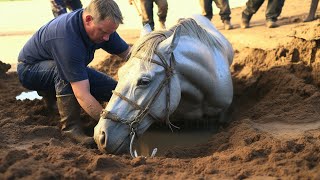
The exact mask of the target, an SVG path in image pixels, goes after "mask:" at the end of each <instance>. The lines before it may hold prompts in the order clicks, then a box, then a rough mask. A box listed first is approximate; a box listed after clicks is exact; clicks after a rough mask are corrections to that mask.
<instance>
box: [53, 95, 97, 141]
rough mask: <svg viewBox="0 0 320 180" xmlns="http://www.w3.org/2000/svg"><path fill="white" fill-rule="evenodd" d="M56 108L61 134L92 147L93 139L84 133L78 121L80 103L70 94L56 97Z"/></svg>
mask: <svg viewBox="0 0 320 180" xmlns="http://www.w3.org/2000/svg"><path fill="white" fill-rule="evenodd" d="M57 105H58V110H59V113H60V117H61V120H60V122H61V131H62V134H63V135H65V136H67V137H69V138H71V139H73V140H75V141H76V142H77V143H80V144H82V145H84V146H86V147H92V146H93V145H94V143H95V142H94V140H93V138H92V137H88V136H87V135H85V134H84V132H83V130H82V128H81V122H80V110H81V109H80V105H79V103H78V101H77V99H76V98H75V96H74V95H73V94H72V95H66V96H60V97H57Z"/></svg>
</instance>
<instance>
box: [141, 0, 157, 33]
mask: <svg viewBox="0 0 320 180" xmlns="http://www.w3.org/2000/svg"><path fill="white" fill-rule="evenodd" d="M140 7H141V16H142V25H143V26H144V25H146V24H149V25H150V27H151V29H152V30H154V21H153V0H140Z"/></svg>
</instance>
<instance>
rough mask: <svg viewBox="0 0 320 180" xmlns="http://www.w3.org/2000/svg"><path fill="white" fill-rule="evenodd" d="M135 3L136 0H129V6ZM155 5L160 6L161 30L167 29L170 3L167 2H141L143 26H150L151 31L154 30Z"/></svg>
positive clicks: (148, 0) (164, 0)
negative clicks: (166, 23)
mask: <svg viewBox="0 0 320 180" xmlns="http://www.w3.org/2000/svg"><path fill="white" fill-rule="evenodd" d="M133 3H135V0H129V4H130V5H131V4H133ZM153 3H156V4H157V5H158V17H159V22H160V28H161V29H166V25H165V22H166V19H167V13H168V2H167V0H140V8H141V16H142V25H143V26H144V25H146V24H149V25H150V27H151V29H152V30H154V20H153Z"/></svg>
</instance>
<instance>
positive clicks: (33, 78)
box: [17, 60, 117, 101]
mask: <svg viewBox="0 0 320 180" xmlns="http://www.w3.org/2000/svg"><path fill="white" fill-rule="evenodd" d="M17 71H18V76H19V80H20V82H21V84H22V85H23V86H24V87H25V88H27V89H29V90H35V91H45V92H49V93H55V94H56V96H57V97H58V96H63V95H68V94H73V91H72V88H71V85H70V83H69V82H67V81H65V80H63V79H61V78H60V75H59V73H58V69H57V66H56V63H55V61H52V60H48V61H42V62H39V63H37V64H33V65H28V64H24V63H19V64H18V68H17ZM86 71H87V73H88V77H89V83H90V92H91V94H92V96H93V97H95V98H96V99H97V100H98V101H108V100H109V99H110V98H111V96H112V90H114V89H115V87H116V86H117V81H115V80H114V79H112V78H111V77H109V76H107V75H106V74H103V73H101V72H98V71H96V70H94V69H91V68H89V67H87V69H86Z"/></svg>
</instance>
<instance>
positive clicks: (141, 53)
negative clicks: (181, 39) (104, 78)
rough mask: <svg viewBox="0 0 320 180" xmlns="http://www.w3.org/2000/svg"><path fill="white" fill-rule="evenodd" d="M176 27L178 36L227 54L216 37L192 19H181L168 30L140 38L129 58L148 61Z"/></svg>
mask: <svg viewBox="0 0 320 180" xmlns="http://www.w3.org/2000/svg"><path fill="white" fill-rule="evenodd" d="M178 26H181V31H180V36H189V37H193V38H196V39H199V41H200V42H202V43H203V44H205V45H206V46H207V47H208V48H211V49H212V48H213V49H214V48H217V50H218V51H220V52H223V54H227V52H226V50H225V49H224V48H223V44H222V43H220V42H219V40H218V39H217V38H216V37H214V36H213V35H212V34H210V33H208V32H207V31H206V30H205V29H203V28H202V27H201V26H199V25H198V24H197V23H196V21H195V20H194V19H191V18H187V19H181V20H180V21H179V22H178V24H177V25H175V26H173V27H171V28H170V29H169V30H164V31H154V32H151V33H149V34H147V35H145V36H144V37H142V38H140V39H139V40H138V41H137V42H136V43H135V45H134V46H133V47H132V54H131V56H132V57H139V58H141V59H142V60H146V61H150V60H151V58H152V56H153V55H154V51H155V50H156V47H157V46H158V45H159V44H160V43H161V42H162V41H163V40H165V39H167V38H168V37H170V36H171V35H172V34H173V33H174V31H175V29H176V28H177V27H178Z"/></svg>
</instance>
